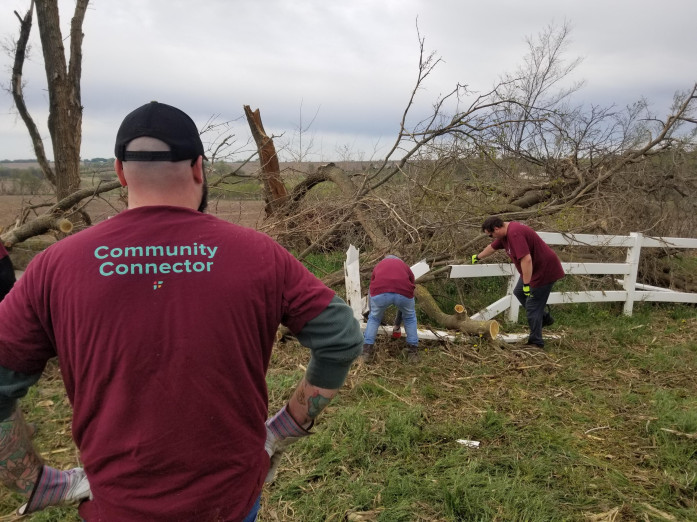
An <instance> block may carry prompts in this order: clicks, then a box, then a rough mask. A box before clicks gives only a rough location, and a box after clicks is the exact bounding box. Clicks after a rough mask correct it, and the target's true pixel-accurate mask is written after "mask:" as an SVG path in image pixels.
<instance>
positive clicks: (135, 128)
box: [114, 101, 206, 161]
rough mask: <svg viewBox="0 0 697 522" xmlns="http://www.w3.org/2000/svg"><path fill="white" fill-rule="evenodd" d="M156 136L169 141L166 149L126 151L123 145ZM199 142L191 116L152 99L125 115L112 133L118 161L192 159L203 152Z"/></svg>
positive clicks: (202, 154)
mask: <svg viewBox="0 0 697 522" xmlns="http://www.w3.org/2000/svg"><path fill="white" fill-rule="evenodd" d="M144 136H147V137H150V138H156V139H158V140H160V141H164V142H165V143H166V144H167V145H169V150H168V151H126V146H127V145H128V144H129V143H130V142H131V141H132V140H134V139H136V138H141V137H144ZM203 152H204V151H203V143H202V142H201V137H200V136H199V133H198V129H197V128H196V124H195V123H194V120H192V119H191V118H190V117H189V116H188V115H187V114H186V113H184V112H183V111H181V110H179V109H177V108H176V107H172V106H171V105H167V104H164V103H159V102H156V101H152V102H150V103H146V104H145V105H143V106H142V107H138V108H137V109H136V110H134V111H133V112H131V113H130V114H129V115H128V116H126V117H125V118H124V120H123V122H121V126H120V127H119V131H118V133H117V134H116V146H115V147H114V154H116V158H117V159H120V160H121V161H182V160H195V159H197V158H198V157H199V156H203V157H204V158H205V157H206V156H205V154H204V153H203Z"/></svg>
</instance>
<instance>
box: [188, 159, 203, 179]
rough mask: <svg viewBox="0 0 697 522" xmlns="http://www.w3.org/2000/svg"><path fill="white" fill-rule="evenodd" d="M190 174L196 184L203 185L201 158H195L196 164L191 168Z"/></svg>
mask: <svg viewBox="0 0 697 522" xmlns="http://www.w3.org/2000/svg"><path fill="white" fill-rule="evenodd" d="M191 172H192V173H193V175H194V181H196V183H198V184H201V183H203V156H199V157H198V158H196V162H195V163H194V164H193V165H192V166H191Z"/></svg>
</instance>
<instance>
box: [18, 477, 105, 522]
mask: <svg viewBox="0 0 697 522" xmlns="http://www.w3.org/2000/svg"><path fill="white" fill-rule="evenodd" d="M85 498H90V499H91V498H92V492H91V491H90V483H89V481H88V480H87V475H86V474H85V471H84V470H83V469H82V468H73V469H69V470H67V471H61V470H58V469H54V468H51V467H49V466H44V467H43V468H42V469H41V472H40V474H39V479H38V480H37V481H36V484H34V490H33V491H32V492H31V496H30V497H29V502H27V503H26V504H24V505H22V506H20V508H19V509H18V510H17V514H19V515H25V514H27V513H33V512H34V511H39V510H41V509H44V508H46V507H48V506H57V505H58V504H63V503H67V502H74V501H78V500H82V499H85Z"/></svg>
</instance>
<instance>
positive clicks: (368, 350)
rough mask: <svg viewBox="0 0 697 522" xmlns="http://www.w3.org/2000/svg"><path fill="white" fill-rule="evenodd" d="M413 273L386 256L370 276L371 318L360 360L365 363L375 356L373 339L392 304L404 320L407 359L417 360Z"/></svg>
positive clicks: (399, 261) (417, 345)
mask: <svg viewBox="0 0 697 522" xmlns="http://www.w3.org/2000/svg"><path fill="white" fill-rule="evenodd" d="M414 287H415V284H414V274H413V273H412V271H411V268H409V265H407V264H406V263H405V262H404V261H402V260H401V259H399V258H398V257H397V256H392V255H389V256H386V257H385V259H383V260H382V261H380V262H379V263H378V264H377V265H375V268H374V269H373V273H372V275H371V276H370V315H368V323H367V324H366V327H365V333H364V335H363V340H364V343H365V344H364V345H363V353H362V355H361V357H362V359H363V360H364V361H366V362H369V361H370V360H372V358H373V357H374V356H375V337H376V335H377V332H378V328H379V327H380V323H381V321H382V316H383V315H384V313H385V310H387V308H388V307H390V306H392V305H394V306H395V307H397V310H398V311H399V313H400V314H401V316H402V320H403V321H404V330H405V331H406V334H407V357H408V358H409V360H410V361H412V362H414V361H416V359H417V358H418V349H419V348H418V347H419V337H418V333H417V322H416V309H415V301H414Z"/></svg>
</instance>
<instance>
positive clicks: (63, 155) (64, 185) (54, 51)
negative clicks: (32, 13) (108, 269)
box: [36, 0, 89, 201]
mask: <svg viewBox="0 0 697 522" xmlns="http://www.w3.org/2000/svg"><path fill="white" fill-rule="evenodd" d="M88 2H89V0H77V2H76V4H75V13H74V15H73V19H72V22H71V25H70V63H69V66H68V65H67V64H66V58H65V48H64V46H63V36H62V34H61V30H60V16H59V12H58V2H55V1H54V0H36V18H37V21H38V23H39V35H40V37H41V48H42V50H43V54H44V66H45V68H46V79H47V81H48V103H49V114H48V130H49V133H50V135H51V142H52V143H53V157H54V163H55V170H56V197H57V199H58V200H59V201H60V200H62V199H63V198H65V197H66V196H68V195H69V194H70V193H71V192H74V191H75V190H77V189H78V187H79V186H80V145H81V143H82V101H81V97H80V77H81V74H82V39H83V34H82V22H83V20H84V17H85V11H86V10H87V4H88Z"/></svg>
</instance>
